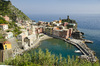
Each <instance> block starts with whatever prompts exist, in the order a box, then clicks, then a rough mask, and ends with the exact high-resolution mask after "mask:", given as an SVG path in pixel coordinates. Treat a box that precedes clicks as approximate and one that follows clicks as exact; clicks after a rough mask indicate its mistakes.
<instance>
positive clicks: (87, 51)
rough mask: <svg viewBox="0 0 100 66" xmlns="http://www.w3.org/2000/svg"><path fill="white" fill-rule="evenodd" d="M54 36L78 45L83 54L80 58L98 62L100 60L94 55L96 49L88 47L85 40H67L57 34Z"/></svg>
mask: <svg viewBox="0 0 100 66" xmlns="http://www.w3.org/2000/svg"><path fill="white" fill-rule="evenodd" d="M52 37H54V38H58V39H62V40H64V41H66V42H67V43H69V44H72V45H74V46H75V47H77V48H78V49H79V50H80V51H81V53H82V54H83V55H81V56H80V58H85V59H87V60H88V61H91V62H96V61H97V60H98V59H97V58H96V56H95V55H94V51H92V50H91V49H90V48H88V47H87V45H86V44H85V42H84V41H82V40H78V39H71V40H66V39H64V38H60V37H57V36H52Z"/></svg>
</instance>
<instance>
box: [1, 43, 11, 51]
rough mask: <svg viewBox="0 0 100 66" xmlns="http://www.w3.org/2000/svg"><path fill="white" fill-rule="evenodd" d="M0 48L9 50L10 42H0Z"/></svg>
mask: <svg viewBox="0 0 100 66" xmlns="http://www.w3.org/2000/svg"><path fill="white" fill-rule="evenodd" d="M0 49H1V50H9V49H12V47H11V43H10V42H9V41H4V42H3V43H0Z"/></svg>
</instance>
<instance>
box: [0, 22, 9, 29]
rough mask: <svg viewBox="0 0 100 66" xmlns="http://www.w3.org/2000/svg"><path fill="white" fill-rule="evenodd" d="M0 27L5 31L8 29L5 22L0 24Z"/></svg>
mask: <svg viewBox="0 0 100 66" xmlns="http://www.w3.org/2000/svg"><path fill="white" fill-rule="evenodd" d="M0 28H1V29H2V30H4V31H5V30H7V29H8V25H7V24H0Z"/></svg>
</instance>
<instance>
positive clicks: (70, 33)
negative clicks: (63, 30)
mask: <svg viewBox="0 0 100 66" xmlns="http://www.w3.org/2000/svg"><path fill="white" fill-rule="evenodd" d="M72 32H73V28H70V29H69V37H71V35H72Z"/></svg>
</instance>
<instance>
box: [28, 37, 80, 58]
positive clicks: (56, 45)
mask: <svg viewBox="0 0 100 66" xmlns="http://www.w3.org/2000/svg"><path fill="white" fill-rule="evenodd" d="M39 48H41V49H42V50H43V51H44V52H45V50H46V49H48V50H49V51H50V52H51V54H55V55H56V56H59V54H61V55H62V57H65V58H67V56H68V55H69V56H70V57H72V56H80V55H81V53H75V52H74V51H75V50H78V49H77V48H76V47H75V46H73V45H71V44H68V43H67V42H65V41H63V40H60V39H55V38H52V39H47V40H43V41H41V42H40V43H39V46H38V47H37V48H35V49H32V50H30V51H29V53H30V54H32V53H33V52H34V51H37V50H38V49H39Z"/></svg>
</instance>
